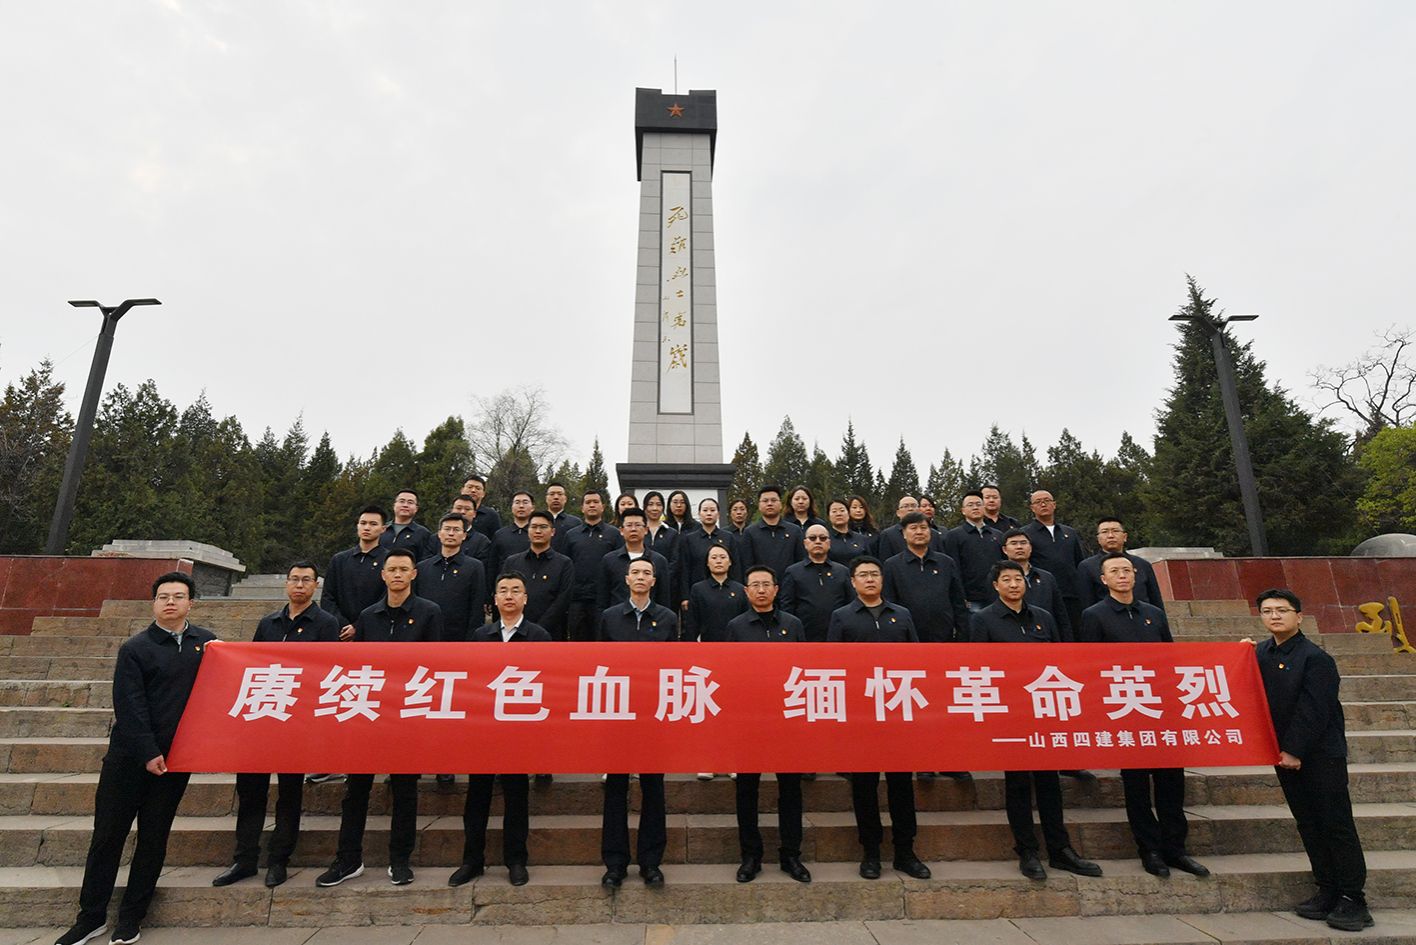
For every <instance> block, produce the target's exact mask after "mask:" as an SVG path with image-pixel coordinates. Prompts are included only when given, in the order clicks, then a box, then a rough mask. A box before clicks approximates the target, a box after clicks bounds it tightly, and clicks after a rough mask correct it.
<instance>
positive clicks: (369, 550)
mask: <svg viewBox="0 0 1416 945" xmlns="http://www.w3.org/2000/svg"><path fill="white" fill-rule="evenodd" d="M384 519H385V516H384V511H383V509H381V508H379V507H378V506H377V505H369V506H365V507H364V510H363V511H361V512H360V513H359V518H358V519H357V520H356V522H355V525H354V531H355V534H357V535H358V538H359V541H358V543H357V544H356V545H355V546H354V547H353V548H346V549H345V550H344V551H341V552H339V553H337V554H336V555H335V556H334V557H333V558H330V559H329V569H328V570H327V571H326V572H325V584H324V592H323V593H322V594H321V595H320V606H321V607H323V608H324V609H325V610H327V611H329V612H330V613H332V614H334V616H335V619H337V620H338V621H339V638H340V639H341V640H352V639H353V638H354V619H355V618H356V617H358V616H359V615H360V614H361V613H363V612H364V608H365V607H368V606H369V605H370V604H372V603H374V602H375V601H377V600H378V599H379V598H380V597H382V596H383V595H384V582H383V563H384V556H385V555H386V554H388V549H387V548H385V547H384V546H383V545H381V544H379V539H380V536H381V535H383V533H384Z"/></svg>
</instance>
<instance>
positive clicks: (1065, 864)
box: [1047, 847, 1101, 876]
mask: <svg viewBox="0 0 1416 945" xmlns="http://www.w3.org/2000/svg"><path fill="white" fill-rule="evenodd" d="M1047 865H1048V866H1050V867H1052V868H1053V869H1055V870H1063V871H1065V872H1068V873H1076V874H1077V875H1078V876H1100V875H1101V867H1100V866H1097V865H1096V864H1095V863H1093V862H1092V861H1091V860H1084V859H1082V858H1081V857H1080V856H1077V851H1076V850H1073V849H1072V848H1071V847H1063V848H1062V849H1060V850H1058V851H1057V852H1056V853H1053V854H1052V855H1051V856H1049V857H1048V858H1047Z"/></svg>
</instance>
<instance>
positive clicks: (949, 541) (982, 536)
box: [944, 492, 1003, 636]
mask: <svg viewBox="0 0 1416 945" xmlns="http://www.w3.org/2000/svg"><path fill="white" fill-rule="evenodd" d="M960 510H961V511H962V512H963V515H964V520H963V522H962V523H961V524H959V525H958V526H956V527H954V528H951V529H949V530H948V531H947V532H945V533H944V553H945V554H946V555H948V556H949V557H951V558H953V559H954V563H955V564H956V565H958V566H959V576H960V578H961V579H962V580H963V582H964V598H965V599H966V600H967V601H968V602H969V603H968V606H969V611H970V612H971V613H972V612H977V611H980V610H982V609H983V608H985V607H987V606H988V605H989V604H991V603H992V602H993V598H994V594H993V586H992V585H991V584H990V583H989V580H988V575H989V569H990V568H992V567H993V565H995V564H996V563H998V562H999V561H1002V560H1003V541H1002V536H1001V535H1000V533H999V532H997V531H996V530H994V529H992V528H990V527H989V526H988V524H987V523H986V522H984V519H983V496H981V495H979V494H978V493H977V492H970V493H968V494H967V495H965V496H964V501H963V503H962V506H961V508H960ZM959 629H960V631H961V635H963V636H967V635H968V631H967V626H965V627H960V628H959Z"/></svg>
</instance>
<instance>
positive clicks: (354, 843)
mask: <svg viewBox="0 0 1416 945" xmlns="http://www.w3.org/2000/svg"><path fill="white" fill-rule="evenodd" d="M373 787H374V776H373V775H372V774H351V775H348V776H347V777H345V779H344V801H343V803H342V804H341V805H340V816H339V852H338V853H337V854H336V856H337V857H338V858H339V862H341V863H345V864H349V865H355V864H358V863H362V862H364V825H365V823H366V822H367V821H368V819H369V792H370V791H371V790H373ZM389 793H391V794H392V795H393V816H392V818H391V820H392V823H390V825H389V832H388V861H389V863H407V862H408V860H409V858H410V857H412V856H413V842H414V840H416V839H417V833H418V775H416V774H394V775H389Z"/></svg>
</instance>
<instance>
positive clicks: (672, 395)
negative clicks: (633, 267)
mask: <svg viewBox="0 0 1416 945" xmlns="http://www.w3.org/2000/svg"><path fill="white" fill-rule="evenodd" d="M717 137H718V93H717V92H712V91H709V92H702V91H696V92H695V91H691V92H689V93H688V94H687V95H665V94H664V93H663V92H662V91H661V90H659V89H635V100H634V139H635V149H636V154H635V160H636V164H637V167H638V171H639V182H640V183H639V261H638V278H637V279H636V285H635V293H634V360H633V365H632V373H631V375H630V393H629V461H628V462H624V463H620V464H618V465H617V466H616V467H615V473H616V477H617V478H618V480H619V485H620V488H621V489H627V490H633V491H634V492H635V494H636V495H639V496H641V497H642V496H643V494H644V492H645V491H646V490H649V489H658V490H659V491H660V492H663V493H664V494H665V495H668V492H669V490H670V489H683V490H684V491H686V492H687V493H688V494H689V496H690V497H691V498H692V499H693V501H694V502H695V503H696V502H697V501H698V500H699V499H700V498H703V497H704V496H714V497H715V498H718V499H719V500H720V501H721V500H722V499H723V498H724V497H725V492H726V490H727V487H728V485H729V484H730V483H731V482H732V478H733V467H732V466H731V465H726V464H724V463H723V414H722V405H721V401H720V398H719V378H718V305H717V293H716V289H715V286H714V263H713V157H714V148H715V145H716V143H717ZM726 511H727V510H726V509H724V513H726Z"/></svg>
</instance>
